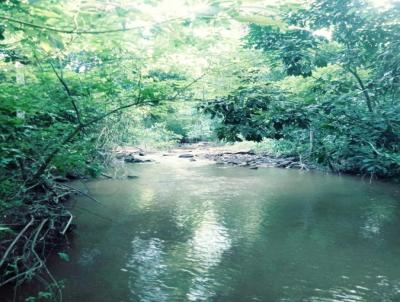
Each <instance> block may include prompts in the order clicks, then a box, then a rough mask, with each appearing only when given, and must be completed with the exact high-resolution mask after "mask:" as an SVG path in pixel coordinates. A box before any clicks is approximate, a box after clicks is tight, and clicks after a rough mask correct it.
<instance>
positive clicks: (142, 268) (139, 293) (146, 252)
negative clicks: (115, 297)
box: [126, 237, 168, 302]
mask: <svg viewBox="0 0 400 302" xmlns="http://www.w3.org/2000/svg"><path fill="white" fill-rule="evenodd" d="M163 246H164V245H163V242H162V241H161V240H159V239H157V238H151V239H148V240H144V239H140V238H138V237H136V238H135V239H134V240H133V241H132V252H131V255H130V258H129V260H128V263H127V265H126V267H127V268H128V269H129V270H130V271H131V272H132V274H130V276H129V288H130V290H131V293H132V295H133V296H132V298H131V301H137V299H139V301H143V302H154V301H159V302H164V301H168V294H167V293H166V291H165V285H164V284H163V282H162V275H163V273H164V271H165V269H166V267H165V265H164V264H163V255H164V253H163Z"/></svg>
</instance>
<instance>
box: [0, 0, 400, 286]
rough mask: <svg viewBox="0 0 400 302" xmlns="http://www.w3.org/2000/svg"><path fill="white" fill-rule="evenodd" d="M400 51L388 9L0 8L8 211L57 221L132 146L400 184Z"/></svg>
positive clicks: (2, 186)
mask: <svg viewBox="0 0 400 302" xmlns="http://www.w3.org/2000/svg"><path fill="white" fill-rule="evenodd" d="M399 49H400V5H399V4H398V3H396V1H389V0H387V1H372V0H370V1H368V0H338V1H331V0H310V1H300V0H298V1H295V0H293V1H289V0H288V1H258V0H254V1H250V0H249V1H235V0H232V1H211V0H209V1H205V0H204V1H202V0H186V1H184V0H174V1H170V0H139V1H127V0H117V1H106V0H102V1H95V0H87V1H81V0H66V1H50V0H29V1H28V0H21V1H20V0H0V79H1V82H0V129H1V131H0V209H1V210H2V211H10V209H15V208H18V209H20V210H21V211H22V212H23V213H25V214H26V213H35V214H34V216H35V215H36V216H38V215H39V216H40V217H47V216H46V215H50V216H52V215H55V212H56V211H59V209H58V208H57V209H54V208H53V207H52V206H49V203H50V204H51V203H56V204H57V203H58V202H59V200H60V198H61V197H60V191H59V190H58V189H55V188H54V186H55V180H56V179H57V178H64V177H72V176H88V175H90V176H93V177H95V176H98V175H100V174H101V173H102V171H103V169H104V168H105V167H106V166H107V164H108V163H109V160H110V156H111V155H110V154H111V153H110V150H112V149H113V148H115V147H116V146H123V145H130V146H132V145H134V146H141V147H144V148H148V149H163V148H169V147H171V146H174V145H176V144H178V143H190V142H198V141H219V142H222V143H230V142H240V141H251V142H253V146H254V148H255V149H256V150H258V151H260V152H267V153H270V154H274V155H278V156H282V155H283V156H289V155H290V156H295V157H297V158H300V160H301V161H303V162H307V163H308V164H310V166H313V167H316V168H319V169H325V170H329V171H333V172H345V173H351V174H358V175H366V176H368V177H370V178H371V179H374V178H392V179H396V178H398V177H399V176H400V53H399ZM25 214H24V215H25ZM24 217H25V218H26V216H24ZM28 217H29V215H28ZM25 218H24V219H25ZM0 232H1V233H0V234H2V235H0V240H2V239H1V238H2V237H1V236H3V237H4V238H6V239H5V240H9V237H8V232H9V229H8V228H1V227H0ZM7 242H8V241H7ZM1 264H3V263H1ZM8 273H9V274H10V276H13V273H14V272H13V271H12V270H11V269H9V270H8V271H7V274H8ZM7 274H6V275H5V277H4V278H3V280H0V286H1V285H2V283H1V282H4V281H7V276H8V275H7ZM11 278H12V277H11Z"/></svg>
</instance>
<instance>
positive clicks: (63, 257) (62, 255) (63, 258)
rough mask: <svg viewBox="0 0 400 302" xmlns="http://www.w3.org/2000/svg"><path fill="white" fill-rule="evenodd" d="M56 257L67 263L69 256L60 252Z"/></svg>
mask: <svg viewBox="0 0 400 302" xmlns="http://www.w3.org/2000/svg"><path fill="white" fill-rule="evenodd" d="M58 256H59V257H60V258H61V259H62V260H64V261H66V262H68V261H69V255H68V254H67V253H63V252H60V253H58Z"/></svg>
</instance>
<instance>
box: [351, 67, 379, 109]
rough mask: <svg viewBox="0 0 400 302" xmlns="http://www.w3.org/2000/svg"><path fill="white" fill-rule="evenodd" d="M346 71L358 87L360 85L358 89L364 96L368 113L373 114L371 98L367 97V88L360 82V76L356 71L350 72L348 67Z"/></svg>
mask: <svg viewBox="0 0 400 302" xmlns="http://www.w3.org/2000/svg"><path fill="white" fill-rule="evenodd" d="M347 70H348V71H349V72H350V73H351V74H352V75H353V76H354V77H355V78H356V80H357V82H358V85H360V89H361V91H362V93H363V94H364V97H365V100H366V102H367V107H368V111H369V112H373V110H372V102H371V98H370V96H369V93H368V90H367V88H366V87H365V86H364V83H363V81H362V80H361V78H360V76H359V75H358V73H357V71H356V70H352V69H351V68H350V67H348V68H347Z"/></svg>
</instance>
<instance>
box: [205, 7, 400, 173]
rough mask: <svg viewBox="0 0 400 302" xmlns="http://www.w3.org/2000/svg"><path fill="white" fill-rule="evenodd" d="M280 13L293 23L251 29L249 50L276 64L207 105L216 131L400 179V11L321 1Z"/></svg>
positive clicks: (339, 168) (344, 167)
mask: <svg viewBox="0 0 400 302" xmlns="http://www.w3.org/2000/svg"><path fill="white" fill-rule="evenodd" d="M280 15H281V20H285V21H286V22H287V26H278V27H276V26H265V25H260V24H250V26H249V33H248V35H247V39H246V44H247V46H248V47H254V48H256V49H260V50H262V51H263V52H264V53H265V55H266V56H267V57H268V58H269V60H270V62H272V64H271V67H272V68H271V69H270V71H269V74H267V76H266V77H265V78H264V80H263V79H259V80H257V81H256V82H253V83H249V82H248V81H243V87H241V88H239V89H237V90H234V91H233V92H231V93H230V94H229V95H227V96H225V97H222V98H217V99H214V100H212V101H210V102H208V103H207V104H205V105H204V106H203V110H204V112H206V113H209V114H211V117H212V118H217V119H218V121H219V123H220V124H219V126H218V127H217V131H218V135H219V137H220V138H224V139H226V140H230V141H236V140H240V139H241V138H244V139H247V140H249V139H250V140H255V141H262V142H261V143H259V144H258V148H259V149H260V150H261V149H264V150H267V151H269V152H271V153H274V154H294V155H301V156H302V157H303V158H304V159H306V160H308V161H310V162H313V163H315V164H318V165H320V166H325V167H329V168H330V169H331V170H334V171H337V172H348V173H359V174H370V175H376V176H381V177H398V176H399V175H400V162H399V157H398V154H399V150H400V124H399V116H400V104H399V92H400V89H399V88H400V85H399V83H400V82H399V80H400V78H399V76H400V74H399V62H400V61H399V57H398V52H397V51H395V48H396V47H398V46H399V32H400V28H399V24H400V23H399V20H400V11H399V7H398V6H395V7H393V9H391V10H390V11H382V10H377V9H373V8H371V6H370V5H369V4H367V3H365V2H363V1H357V0H355V1H349V0H346V1H326V0H317V1H315V2H314V4H313V5H312V6H310V7H306V6H305V7H303V8H300V9H295V10H289V11H288V10H286V9H282V10H281V13H280ZM318 30H325V32H327V33H329V32H330V35H331V37H327V38H320V37H318V36H317V31H318ZM377 62H379V64H377ZM281 66H283V69H284V71H285V73H286V75H282V70H281ZM299 76H302V77H299ZM266 87H268V89H267V88H266ZM255 104H256V105H255ZM271 139H272V141H271Z"/></svg>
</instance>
